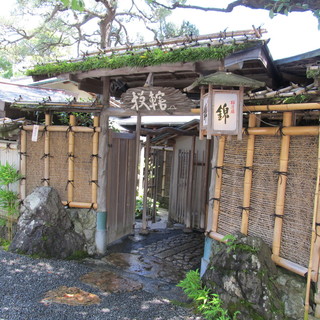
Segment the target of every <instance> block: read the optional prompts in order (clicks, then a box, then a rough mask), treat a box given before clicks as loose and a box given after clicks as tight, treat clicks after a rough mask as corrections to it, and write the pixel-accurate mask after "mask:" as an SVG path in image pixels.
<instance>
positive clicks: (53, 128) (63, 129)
mask: <svg viewBox="0 0 320 320" xmlns="http://www.w3.org/2000/svg"><path fill="white" fill-rule="evenodd" d="M22 129H23V130H26V131H32V130H33V126H32V125H27V126H23V127H22ZM43 130H47V131H49V132H68V131H69V130H70V128H69V127H68V126H55V125H52V126H48V127H46V126H39V131H43ZM72 132H76V133H77V132H83V133H94V132H101V128H100V127H98V128H95V129H94V128H90V127H83V126H73V127H72Z"/></svg>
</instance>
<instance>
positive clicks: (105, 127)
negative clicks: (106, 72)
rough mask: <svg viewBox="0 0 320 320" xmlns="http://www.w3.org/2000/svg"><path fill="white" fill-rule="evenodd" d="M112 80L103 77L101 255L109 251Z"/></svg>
mask: <svg viewBox="0 0 320 320" xmlns="http://www.w3.org/2000/svg"><path fill="white" fill-rule="evenodd" d="M109 103H110V78H108V77H103V104H104V107H103V109H102V111H101V114H100V134H99V160H98V165H99V167H98V184H99V188H98V198H97V230H96V247H97V252H98V253H99V254H105V253H106V250H107V163H108V151H109V116H108V107H109Z"/></svg>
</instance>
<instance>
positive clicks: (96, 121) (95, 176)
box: [91, 116, 99, 203]
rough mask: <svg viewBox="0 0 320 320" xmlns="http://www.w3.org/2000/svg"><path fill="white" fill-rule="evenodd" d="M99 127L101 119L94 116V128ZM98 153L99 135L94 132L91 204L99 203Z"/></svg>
mask: <svg viewBox="0 0 320 320" xmlns="http://www.w3.org/2000/svg"><path fill="white" fill-rule="evenodd" d="M98 126H99V117H98V116H94V118H93V127H94V128H97V127H98ZM98 152H99V133H98V132H96V131H95V132H94V134H93V137H92V173H91V179H92V181H91V202H92V203H96V202H97V189H98Z"/></svg>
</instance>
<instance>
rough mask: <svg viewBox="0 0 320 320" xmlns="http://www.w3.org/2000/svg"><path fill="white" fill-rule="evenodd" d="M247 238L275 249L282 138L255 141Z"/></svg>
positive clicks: (270, 137) (267, 137) (268, 137)
mask: <svg viewBox="0 0 320 320" xmlns="http://www.w3.org/2000/svg"><path fill="white" fill-rule="evenodd" d="M255 139H256V140H255V147H254V157H253V171H252V188H251V205H250V206H251V208H252V209H251V211H250V214H249V230H248V235H251V236H257V237H260V238H262V239H263V241H265V242H266V243H267V244H268V245H270V247H271V245H272V239H273V227H274V217H273V214H274V213H275V203H276V198H277V186H278V176H277V175H276V174H275V173H274V172H275V171H277V170H278V168H279V154H280V145H281V137H279V136H278V137H273V136H257V137H256V138H255Z"/></svg>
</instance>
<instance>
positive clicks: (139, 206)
mask: <svg viewBox="0 0 320 320" xmlns="http://www.w3.org/2000/svg"><path fill="white" fill-rule="evenodd" d="M153 204H154V200H153V199H152V198H149V197H148V198H147V215H148V214H149V213H150V212H151V211H152V210H153ZM158 209H159V202H158V201H156V212H158ZM142 213H143V196H138V197H137V198H136V212H135V216H136V219H141V217H142Z"/></svg>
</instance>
